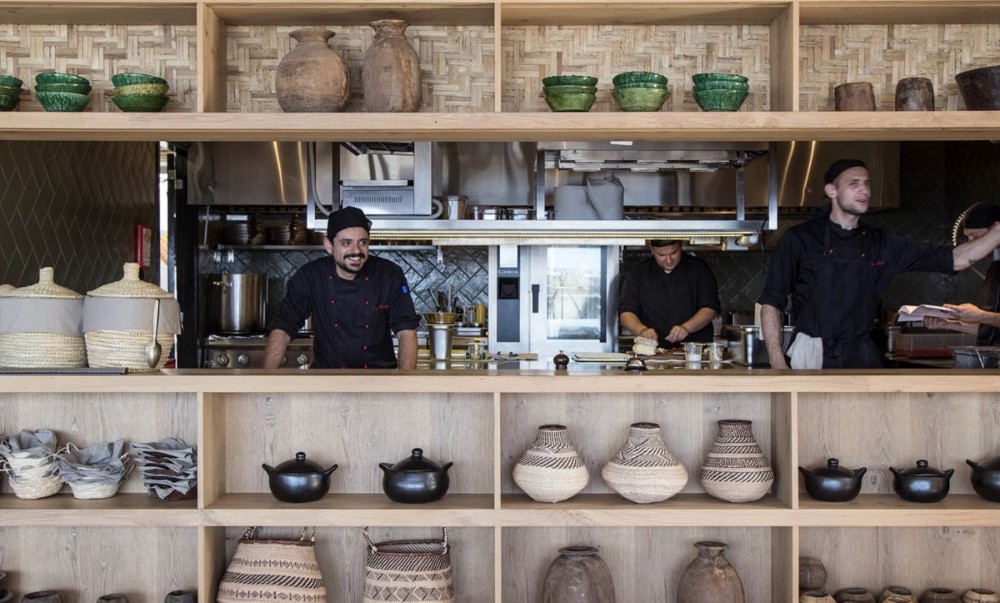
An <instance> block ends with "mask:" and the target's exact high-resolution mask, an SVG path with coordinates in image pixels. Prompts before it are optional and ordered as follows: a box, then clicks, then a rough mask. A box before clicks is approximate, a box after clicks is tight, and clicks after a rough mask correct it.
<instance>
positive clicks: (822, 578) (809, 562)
mask: <svg viewBox="0 0 1000 603" xmlns="http://www.w3.org/2000/svg"><path fill="white" fill-rule="evenodd" d="M824 586H826V566H824V565H823V562H822V561H820V560H819V559H817V558H815V557H799V590H823V587H824Z"/></svg>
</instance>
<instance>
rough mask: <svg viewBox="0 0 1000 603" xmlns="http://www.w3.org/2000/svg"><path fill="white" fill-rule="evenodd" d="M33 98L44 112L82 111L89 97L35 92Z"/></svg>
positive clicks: (68, 93)
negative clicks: (36, 99)
mask: <svg viewBox="0 0 1000 603" xmlns="http://www.w3.org/2000/svg"><path fill="white" fill-rule="evenodd" d="M35 97H37V98H38V102H39V103H41V105H42V108H43V109H45V110H46V111H62V112H76V111H83V110H84V109H85V108H86V107H87V103H89V102H90V95H87V94H75V93H73V92H45V91H44V90H43V91H42V92H38V91H36V92H35Z"/></svg>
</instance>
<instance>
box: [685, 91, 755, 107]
mask: <svg viewBox="0 0 1000 603" xmlns="http://www.w3.org/2000/svg"><path fill="white" fill-rule="evenodd" d="M746 98H747V93H746V92H744V91H742V90H695V92H694V100H695V101H696V102H697V103H698V106H699V107H701V108H702V110H703V111H736V110H737V109H739V108H740V105H742V104H743V101H744V100H746Z"/></svg>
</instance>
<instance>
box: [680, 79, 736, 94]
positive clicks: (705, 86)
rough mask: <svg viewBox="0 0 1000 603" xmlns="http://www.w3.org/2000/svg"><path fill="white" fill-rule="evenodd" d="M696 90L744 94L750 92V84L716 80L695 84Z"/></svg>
mask: <svg viewBox="0 0 1000 603" xmlns="http://www.w3.org/2000/svg"><path fill="white" fill-rule="evenodd" d="M694 89H695V90H742V91H744V92H746V91H749V90H750V84H748V83H745V82H732V81H725V80H716V81H708V82H703V83H701V84H695V86H694Z"/></svg>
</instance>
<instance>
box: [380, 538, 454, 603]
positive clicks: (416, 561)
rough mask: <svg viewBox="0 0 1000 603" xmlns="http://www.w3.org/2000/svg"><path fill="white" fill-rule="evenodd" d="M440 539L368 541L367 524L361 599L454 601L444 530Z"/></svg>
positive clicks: (449, 558)
mask: <svg viewBox="0 0 1000 603" xmlns="http://www.w3.org/2000/svg"><path fill="white" fill-rule="evenodd" d="M442 532H443V536H442V537H441V540H389V541H385V542H372V541H371V538H369V537H368V528H365V529H364V535H365V541H367V542H368V555H367V558H366V560H365V593H364V599H363V603H377V602H379V601H446V602H450V603H452V602H454V601H455V589H454V587H453V585H452V575H451V555H450V554H449V552H448V549H449V547H448V530H447V528H445V529H443V530H442Z"/></svg>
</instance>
